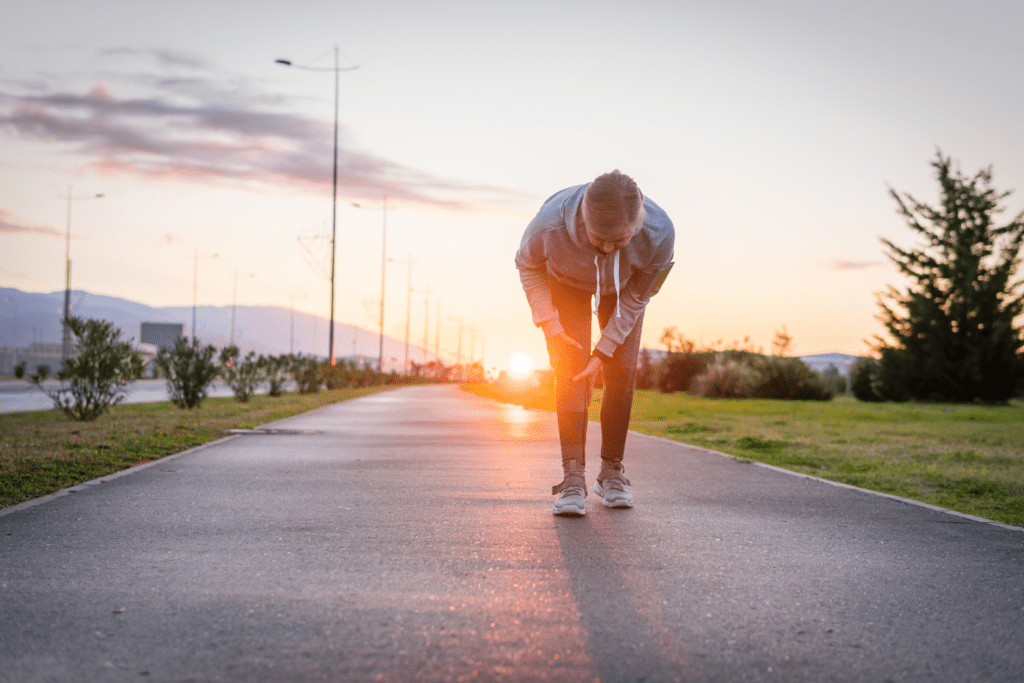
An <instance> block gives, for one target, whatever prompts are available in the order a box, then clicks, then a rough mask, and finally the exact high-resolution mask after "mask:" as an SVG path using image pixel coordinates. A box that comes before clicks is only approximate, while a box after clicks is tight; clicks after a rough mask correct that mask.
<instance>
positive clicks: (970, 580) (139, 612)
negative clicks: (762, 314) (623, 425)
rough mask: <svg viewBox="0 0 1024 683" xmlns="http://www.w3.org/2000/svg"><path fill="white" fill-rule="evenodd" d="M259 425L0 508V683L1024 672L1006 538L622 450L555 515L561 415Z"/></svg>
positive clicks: (512, 412)
mask: <svg viewBox="0 0 1024 683" xmlns="http://www.w3.org/2000/svg"><path fill="white" fill-rule="evenodd" d="M275 426H276V427H279V428H289V429H293V430H315V431H317V432H319V433H315V434H275V435H242V436H236V437H232V438H230V439H229V440H226V441H222V442H219V443H217V444H215V445H212V446H208V447H206V448H201V449H198V450H196V451H194V452H192V453H189V454H186V455H184V456H181V457H178V458H176V459H170V460H163V461H160V462H159V463H158V464H156V465H154V466H151V467H148V468H146V469H142V470H140V471H137V472H135V473H133V474H130V475H128V476H123V477H120V478H117V479H113V480H111V481H108V482H107V483H104V484H100V485H96V486H82V487H78V490H79V492H78V493H75V494H72V495H66V496H63V497H58V498H55V499H53V500H50V501H49V502H46V503H44V504H41V505H37V506H34V507H31V508H28V509H23V510H20V511H17V512H13V513H11V514H7V515H5V516H3V517H0V614H2V615H3V618H0V680H3V681H9V682H18V683H20V682H22V681H215V680H224V681H349V680H351V681H378V680H383V681H396V682H398V681H413V680H417V681H456V680H480V681H496V680H502V681H588V682H590V681H604V682H608V681H681V680H683V681H722V682H730V683H731V682H735V681H787V682H789V681H807V682H815V683H819V682H821V681H877V682H882V681H1020V680H1021V679H1022V678H1024V645H1022V643H1024V533H1021V532H1019V531H1012V530H1007V529H1001V528H997V527H994V526H991V525H987V524H981V523H975V522H970V521H967V520H964V519H961V518H957V517H953V516H950V515H947V514H944V513H941V512H936V511H932V510H928V509H923V508H919V507H915V506H911V505H907V504H905V503H901V502H898V501H894V500H890V499H886V498H880V497H877V496H872V495H868V494H865V493H861V492H857V491H851V490H846V489H842V488H837V487H833V486H829V485H827V484H823V483H820V482H817V481H813V480H807V479H801V478H798V477H793V476H789V475H786V474H781V473H779V472H775V471H771V470H768V469H764V468H761V467H756V466H753V465H749V464H742V463H738V462H735V461H732V460H729V459H726V458H723V457H721V456H717V455H714V454H711V453H706V452H702V451H698V450H695V449H689V448H686V447H683V446H679V445H677V444H672V443H669V442H665V441H661V440H657V439H651V438H647V437H642V436H636V435H634V436H631V442H630V447H629V449H630V451H629V458H630V460H629V463H630V466H629V475H630V477H631V478H632V479H633V482H634V486H633V493H634V495H635V497H636V499H637V507H636V508H635V509H634V510H627V511H610V510H605V509H604V508H602V507H601V506H600V505H599V504H597V503H598V502H599V501H598V499H596V498H595V497H594V496H593V495H592V496H591V498H590V499H589V500H590V506H591V507H590V511H589V512H588V514H587V516H586V517H585V518H583V519H561V518H555V517H553V516H552V515H551V514H550V505H551V501H552V498H551V496H550V495H548V492H549V491H550V488H549V487H550V486H551V485H552V484H553V483H555V482H556V481H557V480H558V479H559V478H560V476H559V464H558V457H557V451H556V447H555V445H554V439H555V427H554V420H553V417H552V416H551V415H550V414H545V413H541V412H533V411H525V410H522V409H520V408H517V407H514V406H506V405H499V404H495V403H491V402H488V401H485V400H482V399H478V398H476V397H473V396H470V395H467V394H465V393H463V392H460V391H458V390H457V389H455V388H453V387H416V388H408V389H402V390H397V391H393V392H386V393H381V394H375V395H372V396H368V397H365V398H362V399H358V400H355V401H349V402H346V403H341V404H337V405H334V406H330V407H328V408H324V409H322V410H319V411H316V412H313V413H307V414H305V415H301V416H296V417H294V418H289V419H287V420H283V421H281V422H279V423H276V424H275ZM598 432H599V430H598V429H597V428H596V426H595V427H594V428H593V429H592V432H591V439H592V440H593V441H594V442H595V443H596V441H597V439H598V437H599V434H598ZM595 465H596V462H594V463H591V466H590V467H589V469H590V471H591V478H592V476H593V474H594V472H595V469H596V468H595Z"/></svg>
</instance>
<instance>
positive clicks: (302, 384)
mask: <svg viewBox="0 0 1024 683" xmlns="http://www.w3.org/2000/svg"><path fill="white" fill-rule="evenodd" d="M291 373H292V377H293V378H295V383H296V384H298V385H299V393H300V394H315V393H317V392H318V391H320V384H321V381H320V366H319V364H318V363H317V362H316V360H315V359H313V358H303V357H302V356H293V357H292V358H291Z"/></svg>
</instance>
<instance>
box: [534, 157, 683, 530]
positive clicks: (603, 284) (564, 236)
mask: <svg viewBox="0 0 1024 683" xmlns="http://www.w3.org/2000/svg"><path fill="white" fill-rule="evenodd" d="M674 244H675V228H674V227H673V226H672V221H671V220H670V219H669V217H668V215H667V214H666V213H665V212H664V211H663V210H662V209H661V207H659V206H658V205H657V204H655V203H654V202H652V201H651V200H650V199H647V198H645V197H644V195H643V193H642V192H641V191H640V188H639V187H637V184H636V182H634V181H633V179H632V178H630V177H629V176H627V175H624V174H622V173H620V172H619V171H612V172H611V173H606V174H604V175H602V176H599V177H598V178H596V179H595V180H594V181H593V182H591V183H588V184H586V185H578V186H576V187H570V188H568V189H565V190H562V191H561V192H558V193H556V194H555V195H553V196H552V197H550V198H549V199H548V200H547V201H546V202H544V205H543V206H542V207H541V209H540V211H539V212H538V213H537V216H536V217H535V218H534V219H533V220H532V221H531V222H530V224H529V225H528V226H527V228H526V233H525V234H524V235H523V241H522V244H521V245H520V247H519V251H518V252H517V253H516V267H517V268H518V269H519V277H520V280H521V281H522V284H523V289H524V290H525V291H526V298H527V300H528V301H529V303H530V308H531V309H532V312H533V323H534V324H535V325H537V326H538V327H540V328H541V329H542V330H543V331H544V337H545V339H546V340H547V347H548V355H549V357H550V359H551V367H552V368H554V370H555V406H556V411H557V414H558V437H559V441H560V444H561V449H562V470H563V480H562V483H561V484H558V485H557V486H555V487H553V488H552V493H553V494H558V499H557V500H556V501H555V506H554V509H553V510H552V512H553V513H554V514H556V515H585V514H586V511H587V501H586V496H587V487H586V480H585V475H584V472H585V465H586V457H585V453H584V451H585V447H586V437H587V408H588V407H589V405H590V396H591V392H592V388H593V385H594V379H595V378H596V376H597V373H598V371H599V370H601V369H602V368H603V369H604V387H605V389H604V399H603V401H602V403H601V471H600V473H599V474H598V476H597V483H596V485H595V486H594V492H595V493H597V494H598V495H599V496H601V498H602V499H603V502H604V505H605V507H610V508H631V507H633V497H632V495H631V494H630V493H629V491H627V490H626V485H628V484H629V480H628V479H626V477H625V475H624V470H623V466H622V460H623V456H624V454H625V449H626V433H627V431H628V430H629V414H630V410H631V409H632V405H633V382H634V377H635V374H636V360H637V353H638V351H639V349H640V332H641V329H642V327H643V319H644V310H645V309H646V308H647V304H648V302H649V301H650V297H651V296H653V295H654V294H655V293H657V291H658V289H659V288H660V287H661V284H662V283H663V282H664V281H665V277H666V276H667V275H668V272H669V270H670V269H671V267H672V253H673V247H674ZM591 296H593V297H594V309H593V310H594V313H596V314H597V316H598V323H599V324H600V327H601V338H600V339H599V340H598V342H597V344H596V345H595V346H594V350H593V352H591V351H590V298H591Z"/></svg>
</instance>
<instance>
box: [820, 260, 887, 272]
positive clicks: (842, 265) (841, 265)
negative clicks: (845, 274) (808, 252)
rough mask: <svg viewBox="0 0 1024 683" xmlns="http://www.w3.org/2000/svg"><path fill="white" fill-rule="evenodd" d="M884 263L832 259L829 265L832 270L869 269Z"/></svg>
mask: <svg viewBox="0 0 1024 683" xmlns="http://www.w3.org/2000/svg"><path fill="white" fill-rule="evenodd" d="M881 265H883V262H882V261H842V260H839V261H832V262H831V263H829V267H830V268H831V269H832V270H867V269H869V268H877V267H878V266H881Z"/></svg>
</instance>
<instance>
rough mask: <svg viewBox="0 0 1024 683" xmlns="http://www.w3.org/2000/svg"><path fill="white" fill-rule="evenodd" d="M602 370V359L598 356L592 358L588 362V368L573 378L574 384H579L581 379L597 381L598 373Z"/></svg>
mask: <svg viewBox="0 0 1024 683" xmlns="http://www.w3.org/2000/svg"><path fill="white" fill-rule="evenodd" d="M600 370H601V359H600V358H598V357H597V356H591V357H590V360H589V361H587V367H585V368H583V372H581V373H580V374H578V375H576V376H575V377H573V378H572V381H573V382H579V381H580V380H581V379H585V380H587V381H588V382H593V381H594V380H596V379H597V373H598V372H599V371H600Z"/></svg>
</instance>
